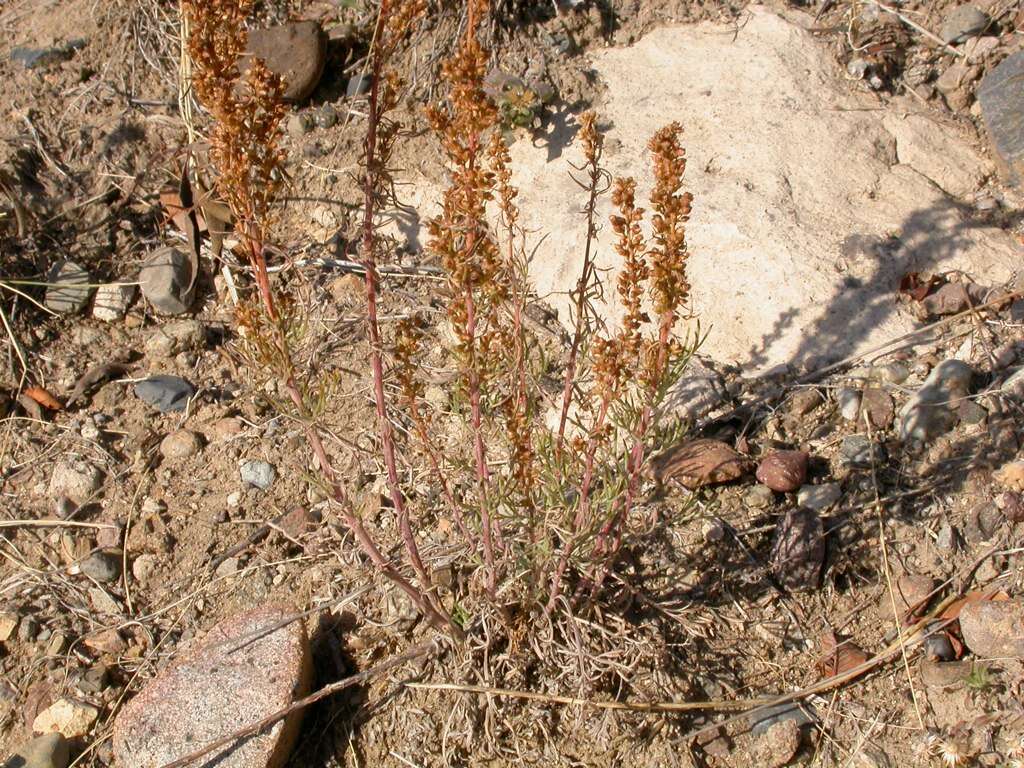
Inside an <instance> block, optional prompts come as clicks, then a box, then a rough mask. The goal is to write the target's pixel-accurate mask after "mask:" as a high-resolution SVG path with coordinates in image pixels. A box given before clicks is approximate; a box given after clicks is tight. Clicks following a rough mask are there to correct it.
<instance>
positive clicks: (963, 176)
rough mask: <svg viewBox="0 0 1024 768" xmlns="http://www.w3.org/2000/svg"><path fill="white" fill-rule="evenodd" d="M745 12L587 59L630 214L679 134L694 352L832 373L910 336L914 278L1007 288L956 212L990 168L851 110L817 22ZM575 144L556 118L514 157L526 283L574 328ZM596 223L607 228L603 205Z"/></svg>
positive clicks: (755, 367)
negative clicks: (903, 285) (658, 144)
mask: <svg viewBox="0 0 1024 768" xmlns="http://www.w3.org/2000/svg"><path fill="white" fill-rule="evenodd" d="M748 10H749V15H748V17H747V18H746V19H745V20H744V24H743V25H741V27H739V28H738V29H737V28H733V27H731V26H730V27H723V26H718V25H715V24H711V23H705V24H699V25H691V26H679V27H665V28H661V29H655V30H653V31H651V32H650V33H649V34H647V35H645V36H644V37H643V38H642V39H641V40H640V41H639V42H637V43H636V44H635V45H633V46H631V47H628V48H627V47H622V48H607V49H604V50H600V51H597V52H596V53H594V54H593V59H592V68H593V70H594V73H595V76H596V77H597V78H598V79H599V80H600V81H601V82H602V83H604V84H605V85H606V86H607V90H606V94H607V96H606V98H605V100H604V103H603V105H602V106H601V108H600V116H601V122H602V123H605V124H607V125H609V126H611V127H610V129H609V131H608V150H607V152H606V161H607V165H608V167H609V170H610V171H611V173H612V174H614V175H617V176H621V175H631V176H635V177H636V178H637V194H638V201H637V202H638V204H640V205H645V206H647V205H648V203H647V196H648V194H649V191H650V189H651V186H652V177H651V171H650V153H649V152H648V151H647V150H646V143H647V141H648V139H649V137H650V136H651V135H652V134H653V133H654V132H655V131H656V130H657V129H658V128H660V127H661V126H663V125H665V124H666V123H668V122H669V121H672V120H677V121H679V122H680V123H681V124H682V126H683V143H684V145H685V146H686V148H687V152H688V157H689V165H688V168H687V174H686V182H685V187H686V189H688V190H691V191H692V192H693V194H694V206H693V216H692V220H691V222H690V225H689V228H688V240H689V245H690V251H691V254H692V255H691V257H690V261H689V267H688V269H689V274H690V280H691V282H692V284H693V302H694V309H695V310H696V313H697V316H698V317H699V318H700V320H701V330H702V331H703V330H705V329H706V330H708V331H709V334H708V338H707V341H706V342H705V344H704V346H703V347H702V349H701V352H702V354H705V355H708V356H709V357H711V358H713V359H716V360H719V361H723V362H726V361H727V362H736V363H738V364H740V365H742V366H743V367H744V368H745V369H747V370H751V371H763V370H766V369H769V368H773V367H775V366H777V365H780V364H783V363H788V364H793V365H795V366H797V367H803V366H808V365H814V364H819V363H823V362H827V361H833V360H837V359H839V358H842V357H844V356H846V355H848V354H851V353H855V352H860V351H864V350H866V349H868V348H870V347H872V346H874V345H876V344H878V343H880V342H883V341H886V340H888V339H891V338H894V337H896V336H898V335H900V334H902V333H905V332H907V331H909V330H911V329H912V328H913V327H914V325H915V321H914V320H913V319H912V318H910V317H907V316H904V315H902V314H901V313H900V312H899V311H898V310H897V307H896V302H895V301H894V296H895V295H896V292H897V290H898V288H899V281H900V278H901V276H902V275H904V274H905V273H906V272H908V271H928V272H938V271H943V270H950V269H963V270H966V271H967V272H969V273H970V274H972V275H976V276H977V278H978V279H979V281H982V282H985V283H987V284H995V283H998V282H1000V281H1002V280H1004V279H1006V278H1008V277H1009V276H1010V274H1011V272H1012V270H1013V269H1014V268H1015V266H1016V265H1018V264H1019V263H1020V258H1021V250H1020V247H1019V246H1018V245H1016V244H1015V243H1014V242H1013V241H1012V239H1011V238H1010V237H1009V236H1008V235H1007V234H1006V233H1004V232H1002V231H1000V230H998V229H996V228H993V227H987V226H983V225H978V224H977V223H976V222H968V221H965V220H964V219H963V217H962V215H961V209H960V207H959V206H958V204H957V201H956V200H954V199H952V198H950V197H949V196H948V195H949V194H953V195H965V194H967V193H969V192H972V191H973V190H974V189H975V188H976V186H977V185H978V183H979V182H980V181H981V179H982V178H983V177H984V176H985V175H987V174H988V173H989V172H990V170H991V169H990V168H989V167H988V166H987V165H986V163H985V161H984V160H983V159H982V158H981V156H980V155H979V154H978V153H977V152H976V151H975V150H974V149H973V147H972V146H971V144H970V142H969V140H968V137H967V136H966V134H964V133H963V132H961V131H960V130H959V129H958V128H957V126H955V125H952V124H949V123H944V122H938V121H936V120H935V119H933V118H932V117H931V116H929V115H926V114H925V111H924V110H923V109H922V108H921V107H920V105H919V104H917V103H915V102H913V101H906V102H894V103H893V104H891V105H889V106H886V107H884V108H882V109H881V110H880V108H879V105H878V103H877V101H876V100H874V99H873V97H867V96H865V95H863V94H858V93H857V92H856V90H855V89H854V88H851V87H850V84H849V83H848V82H845V81H844V80H843V78H842V76H841V73H839V72H838V71H837V68H836V66H835V63H834V61H833V56H832V53H831V51H830V50H829V49H828V48H827V47H826V46H823V45H821V44H820V43H819V42H818V41H816V40H815V39H814V37H813V36H812V35H811V33H810V32H808V31H807V30H806V29H805V27H809V26H811V24H812V20H811V18H810V17H808V16H805V15H803V14H798V13H794V14H792V16H791V17H790V18H782V17H780V16H778V15H776V14H775V13H773V12H771V11H768V10H765V9H764V8H760V7H757V6H751V7H750V8H749V9H748ZM574 133H575V125H574V124H573V123H572V121H571V120H570V121H568V122H566V121H562V122H559V121H557V120H556V121H554V127H553V128H552V129H551V130H550V132H549V134H548V135H547V136H546V137H545V138H546V140H543V141H542V140H538V141H533V142H530V141H518V142H516V143H515V144H514V145H513V146H512V149H511V151H512V156H513V166H512V167H513V168H514V169H515V173H516V178H515V182H516V183H518V184H519V186H520V187H521V189H522V194H521V196H520V204H521V206H522V209H523V219H522V223H523V226H524V228H525V230H526V231H528V232H536V233H538V235H537V237H538V241H539V242H540V245H539V249H538V251H537V254H536V256H535V258H534V259H533V260H532V262H531V271H532V276H533V279H534V281H535V283H536V287H537V290H538V292H539V293H540V294H541V295H543V296H548V297H550V300H551V301H552V302H553V303H554V305H555V306H556V307H557V308H558V309H559V316H560V318H561V319H562V320H563V321H564V322H568V319H569V317H570V316H569V313H568V298H567V296H568V292H569V290H570V289H571V288H572V287H573V286H574V285H575V283H576V280H577V278H578V275H579V268H580V261H581V260H582V258H583V252H584V248H583V245H584V240H585V225H584V222H583V219H582V217H581V215H580V213H579V211H580V207H581V205H582V202H583V200H582V193H581V191H580V190H579V188H578V187H577V186H576V183H575V182H574V181H573V180H572V179H571V178H570V175H569V173H570V170H571V168H570V165H569V163H570V162H572V163H577V164H578V163H579V162H580V155H579V151H578V149H577V148H576V147H575V146H573V145H572V141H573V137H574ZM947 193H948V194H947ZM434 199H436V197H435V198H434ZM599 212H600V214H601V216H602V220H603V221H605V222H607V218H606V217H607V215H608V214H609V213H610V212H611V203H610V200H609V198H608V196H605V197H604V198H603V199H602V203H601V207H600V211H599ZM427 213H428V214H432V213H433V210H431V209H430V208H428V209H427ZM541 235H543V240H542V241H541V240H540V237H541ZM612 243H613V232H612V229H611V227H610V226H604V227H603V229H602V230H601V232H600V235H599V244H598V248H597V253H598V262H599V264H598V266H599V267H602V268H603V267H610V268H613V269H614V268H616V267H617V266H618V263H619V262H618V257H617V256H615V254H614V251H613V248H612ZM612 293H614V292H613V291H608V292H606V295H607V296H611V294H612ZM619 309H620V308H619V307H617V306H615V305H614V304H612V305H610V306H607V307H606V308H605V310H604V311H605V312H606V313H607V314H609V315H611V316H613V317H614V316H617V314H618V311H619Z"/></svg>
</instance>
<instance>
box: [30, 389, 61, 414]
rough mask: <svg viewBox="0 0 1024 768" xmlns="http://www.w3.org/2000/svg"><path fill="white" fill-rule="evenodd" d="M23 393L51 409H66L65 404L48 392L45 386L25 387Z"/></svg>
mask: <svg viewBox="0 0 1024 768" xmlns="http://www.w3.org/2000/svg"><path fill="white" fill-rule="evenodd" d="M23 394H25V395H27V396H28V397H31V398H32V399H33V400H35V401H36V402H37V403H39V404H40V405H41V406H43V407H44V408H47V409H49V410H51V411H61V410H63V409H64V404H63V403H61V402H60V400H58V399H57V398H55V397H54V396H53V395H51V394H50V393H49V392H47V391H46V390H45V389H44V388H43V387H34V386H33V387H25V389H24V390H23Z"/></svg>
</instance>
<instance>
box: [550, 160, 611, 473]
mask: <svg viewBox="0 0 1024 768" xmlns="http://www.w3.org/2000/svg"><path fill="white" fill-rule="evenodd" d="M600 178H601V174H600V169H599V168H598V166H597V162H596V161H595V162H594V163H593V164H592V165H591V167H590V187H589V190H590V197H589V198H588V200H587V207H586V211H587V243H586V246H585V248H584V251H583V268H582V269H581V270H580V279H579V280H577V281H576V295H575V297H574V298H575V299H576V323H575V326H574V328H573V333H572V346H571V347H570V348H569V360H568V361H567V362H566V364H565V381H564V383H563V384H562V413H561V415H560V416H559V418H558V438H557V439H556V441H555V456H556V457H560V456H561V455H562V446H563V444H564V443H565V427H566V424H567V422H568V420H569V407H570V406H571V404H572V389H573V385H574V384H575V383H576V358H577V356H578V355H579V351H580V346H581V345H582V344H583V334H584V332H585V330H586V320H587V318H586V311H587V287H588V286H589V285H590V281H591V279H592V278H593V274H594V257H593V254H592V250H593V244H594V236H595V235H596V234H597V231H596V227H595V226H594V217H595V216H596V211H597V197H598V194H599V188H598V184H599V182H600Z"/></svg>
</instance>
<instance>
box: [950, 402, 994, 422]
mask: <svg viewBox="0 0 1024 768" xmlns="http://www.w3.org/2000/svg"><path fill="white" fill-rule="evenodd" d="M957 414H958V415H959V417H960V423H961V424H969V425H975V424H984V423H985V422H986V421H987V420H988V411H986V410H985V409H984V408H983V407H982V406H980V405H978V403H976V402H974V401H973V400H964V401H963V402H962V403H960V407H959V408H957Z"/></svg>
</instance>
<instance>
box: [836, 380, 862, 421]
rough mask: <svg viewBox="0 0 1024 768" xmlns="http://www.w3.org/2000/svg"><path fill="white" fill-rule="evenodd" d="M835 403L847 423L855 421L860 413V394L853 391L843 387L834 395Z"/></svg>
mask: <svg viewBox="0 0 1024 768" xmlns="http://www.w3.org/2000/svg"><path fill="white" fill-rule="evenodd" d="M836 403H838V405H839V413H840V414H841V415H842V417H843V418H844V419H846V420H847V421H856V420H857V414H858V413H860V392H858V391H857V390H855V389H850V388H848V387H843V388H842V389H840V390H839V391H838V392H837V393H836Z"/></svg>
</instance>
